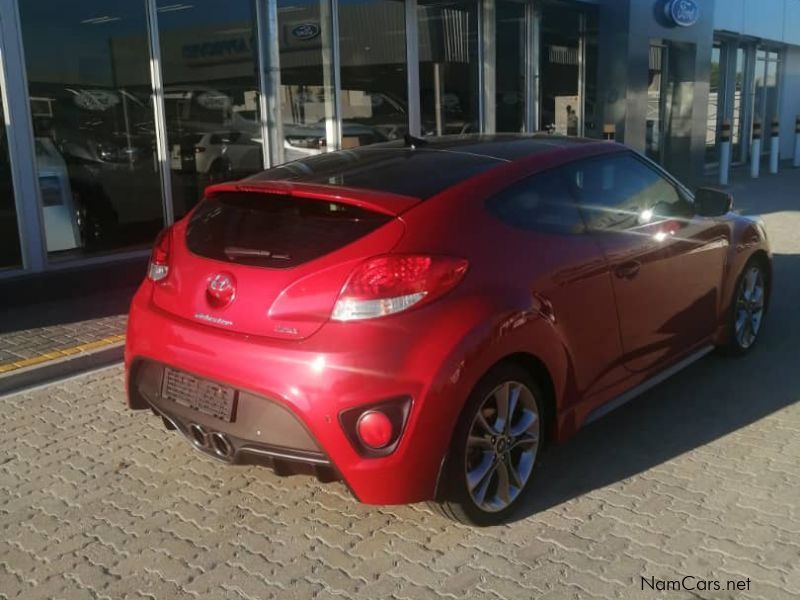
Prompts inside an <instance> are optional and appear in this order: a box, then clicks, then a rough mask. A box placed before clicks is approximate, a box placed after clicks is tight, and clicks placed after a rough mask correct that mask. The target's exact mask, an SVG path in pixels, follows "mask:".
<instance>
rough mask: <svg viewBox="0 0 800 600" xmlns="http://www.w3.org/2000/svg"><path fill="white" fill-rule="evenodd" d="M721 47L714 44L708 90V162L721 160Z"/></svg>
mask: <svg viewBox="0 0 800 600" xmlns="http://www.w3.org/2000/svg"><path fill="white" fill-rule="evenodd" d="M721 51H722V50H721V48H720V45H719V43H718V42H717V43H715V44H714V48H713V49H712V50H711V75H710V81H709V90H708V115H707V117H706V162H707V163H714V162H717V161H718V160H719V157H718V156H717V130H718V128H719V125H720V117H721V114H720V109H721V107H722V103H721V97H720V96H721V94H722V85H721V82H722V81H723V77H722V72H721V71H720V68H721V65H722V63H721V60H720V59H721Z"/></svg>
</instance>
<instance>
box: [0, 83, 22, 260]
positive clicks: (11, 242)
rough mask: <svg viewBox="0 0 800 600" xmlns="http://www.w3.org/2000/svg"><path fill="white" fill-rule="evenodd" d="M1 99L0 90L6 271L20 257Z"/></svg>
mask: <svg viewBox="0 0 800 600" xmlns="http://www.w3.org/2000/svg"><path fill="white" fill-rule="evenodd" d="M2 97H3V90H2V89H0V269H7V268H10V267H19V266H20V265H21V264H22V255H21V254H20V247H19V227H18V224H17V207H16V204H15V203H14V183H13V181H12V180H11V158H10V156H9V151H8V139H7V138H6V118H5V114H4V112H3V102H2Z"/></svg>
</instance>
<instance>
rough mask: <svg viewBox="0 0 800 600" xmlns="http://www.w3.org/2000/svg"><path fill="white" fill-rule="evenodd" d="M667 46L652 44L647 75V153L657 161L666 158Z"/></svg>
mask: <svg viewBox="0 0 800 600" xmlns="http://www.w3.org/2000/svg"><path fill="white" fill-rule="evenodd" d="M667 61H668V54H667V47H666V46H661V45H656V44H654V45H651V46H650V56H649V66H648V77H647V120H646V123H647V133H646V136H645V153H646V154H647V156H648V157H649V158H651V159H652V160H654V161H656V162H659V163H660V162H663V159H664V137H665V136H664V129H665V126H666V123H667V118H666V114H665V113H666V111H667V104H668V103H667V102H664V99H665V98H666V95H667V89H666V86H667Z"/></svg>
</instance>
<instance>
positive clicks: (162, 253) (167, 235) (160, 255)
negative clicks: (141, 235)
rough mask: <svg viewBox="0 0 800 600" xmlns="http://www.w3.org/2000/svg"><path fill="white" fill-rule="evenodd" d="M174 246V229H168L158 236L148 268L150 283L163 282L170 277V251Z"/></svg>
mask: <svg viewBox="0 0 800 600" xmlns="http://www.w3.org/2000/svg"><path fill="white" fill-rule="evenodd" d="M171 246H172V227H167V228H166V229H164V230H162V231H161V233H159V234H158V237H157V238H156V243H155V245H154V246H153V252H152V253H151V254H150V264H149V265H148V266H147V278H148V279H149V280H150V281H163V280H164V279H166V277H167V275H169V251H170V248H171Z"/></svg>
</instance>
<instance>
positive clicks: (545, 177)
mask: <svg viewBox="0 0 800 600" xmlns="http://www.w3.org/2000/svg"><path fill="white" fill-rule="evenodd" d="M568 182H569V180H568V174H567V173H566V172H565V171H564V169H554V170H551V171H546V172H543V173H539V174H537V175H533V176H532V177H529V178H527V179H524V180H522V181H520V182H518V183H515V184H513V185H512V186H510V187H508V188H506V189H505V190H503V191H502V192H500V193H499V194H498V195H496V196H494V197H493V198H490V199H489V200H488V201H487V203H486V208H487V210H488V211H489V212H490V213H491V214H493V215H494V216H495V217H497V218H498V219H500V220H501V221H503V222H504V223H506V224H507V225H510V226H511V227H515V228H517V229H526V230H530V231H541V232H545V233H559V234H576V233H582V232H583V231H584V230H585V226H584V223H583V219H582V218H581V212H580V209H579V207H578V204H577V202H576V200H575V197H574V195H573V194H572V191H571V190H570V186H569V183H568Z"/></svg>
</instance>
